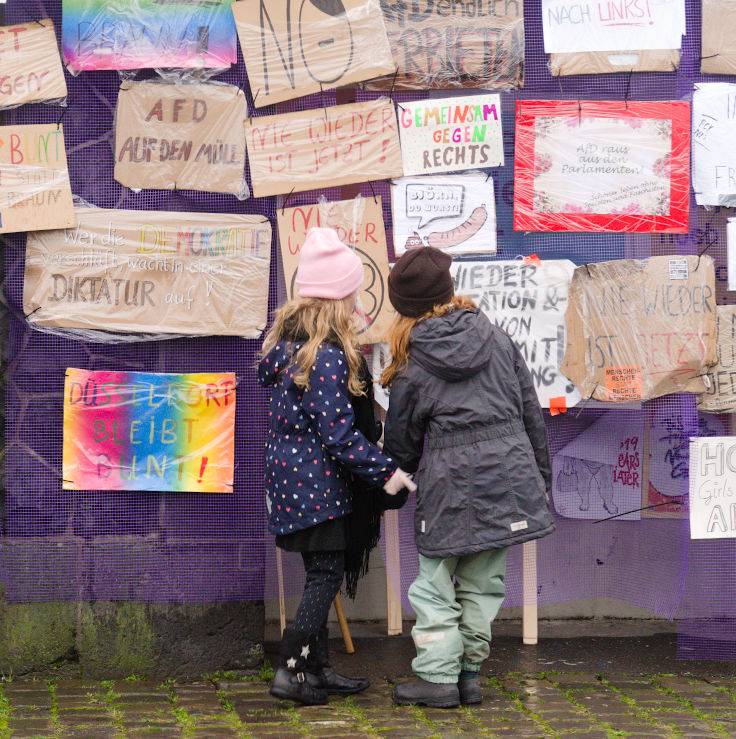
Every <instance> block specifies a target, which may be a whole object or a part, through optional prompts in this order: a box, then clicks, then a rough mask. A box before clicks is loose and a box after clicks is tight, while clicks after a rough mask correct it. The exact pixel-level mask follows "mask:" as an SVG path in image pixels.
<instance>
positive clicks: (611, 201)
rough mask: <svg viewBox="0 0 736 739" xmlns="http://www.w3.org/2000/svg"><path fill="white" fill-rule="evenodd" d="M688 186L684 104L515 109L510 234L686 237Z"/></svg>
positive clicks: (535, 104) (561, 104) (545, 104)
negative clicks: (614, 233) (665, 234)
mask: <svg viewBox="0 0 736 739" xmlns="http://www.w3.org/2000/svg"><path fill="white" fill-rule="evenodd" d="M689 186H690V105H689V103H681V102H672V103H670V102H664V103H663V102H622V103H619V102H615V101H589V102H584V103H578V102H577V101H559V100H554V101H543V100H535V101H528V102H527V101H518V102H517V103H516V158H515V161H514V230H516V231H628V232H672V233H686V232H687V230H688V215H689V206H688V198H689Z"/></svg>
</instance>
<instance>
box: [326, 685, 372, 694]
mask: <svg viewBox="0 0 736 739" xmlns="http://www.w3.org/2000/svg"><path fill="white" fill-rule="evenodd" d="M368 688H370V685H366V686H365V687H364V688H351V689H349V690H332V689H330V688H320V690H324V691H325V693H327V695H355V694H356V693H362V692H363V691H364V690H368Z"/></svg>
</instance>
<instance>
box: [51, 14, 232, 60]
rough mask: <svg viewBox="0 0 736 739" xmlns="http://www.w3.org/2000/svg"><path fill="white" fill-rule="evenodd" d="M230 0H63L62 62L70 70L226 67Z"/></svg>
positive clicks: (230, 37) (229, 26)
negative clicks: (204, 0) (132, 0)
mask: <svg viewBox="0 0 736 739" xmlns="http://www.w3.org/2000/svg"><path fill="white" fill-rule="evenodd" d="M236 39H237V34H236V31H235V20H234V19H233V14H232V11H231V10H230V0H206V2H203V1H202V0H176V1H173V2H172V0H136V2H131V1H130V0H63V3H62V42H63V43H62V45H63V50H64V62H65V63H66V65H67V67H68V68H69V70H70V71H72V72H81V71H84V70H92V69H142V68H149V67H154V68H155V67H214V68H225V67H229V66H230V65H231V64H234V63H235V61H236V59H237V49H236Z"/></svg>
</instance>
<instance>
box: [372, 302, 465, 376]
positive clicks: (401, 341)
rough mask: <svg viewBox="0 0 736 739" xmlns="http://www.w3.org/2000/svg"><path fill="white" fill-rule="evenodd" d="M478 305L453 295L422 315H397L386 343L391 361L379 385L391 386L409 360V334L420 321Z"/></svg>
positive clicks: (382, 374)
mask: <svg viewBox="0 0 736 739" xmlns="http://www.w3.org/2000/svg"><path fill="white" fill-rule="evenodd" d="M477 307H478V306H477V305H476V304H475V303H474V302H473V301H472V300H471V299H470V298H468V297H467V296H465V295H454V296H453V298H452V300H450V302H449V303H444V304H443V305H435V306H434V307H433V308H432V310H428V311H427V312H426V313H425V314H424V315H421V316H417V317H416V318H411V317H409V316H402V315H397V316H396V318H394V322H393V323H392V324H391V328H390V329H389V332H388V343H389V347H390V349H391V363H390V364H389V365H388V367H386V369H384V370H383V372H382V373H381V385H383V387H391V383H392V382H393V381H394V379H395V377H396V375H397V374H398V373H399V372H400V371H401V370H402V369H403V368H404V367H406V364H407V362H408V361H409V334H410V333H411V330H412V329H413V328H414V326H416V325H417V324H418V323H419V322H420V321H424V320H426V319H427V318H438V317H439V316H445V315H447V314H448V313H452V312H453V311H456V310H462V309H466V310H472V309H473V308H477Z"/></svg>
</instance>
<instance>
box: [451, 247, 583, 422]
mask: <svg viewBox="0 0 736 739" xmlns="http://www.w3.org/2000/svg"><path fill="white" fill-rule="evenodd" d="M574 270H575V265H574V264H573V263H572V262H571V261H569V260H568V259H554V260H553V259H550V260H543V261H542V262H541V263H539V264H535V263H531V262H530V263H528V264H524V262H522V261H521V260H514V261H483V262H481V261H467V262H460V261H455V262H453V263H452V265H451V266H450V272H451V273H452V277H453V280H454V282H455V293H456V294H458V295H467V296H469V297H471V298H472V299H473V300H474V301H475V302H476V303H477V305H478V307H479V308H480V309H481V310H482V311H483V312H484V313H485V314H486V315H487V316H488V318H490V320H491V322H492V323H494V324H495V325H496V326H499V327H500V328H502V329H504V331H506V333H508V335H509V336H510V337H511V339H512V340H513V341H514V343H515V344H516V345H517V346H518V347H519V351H520V352H521V355H522V356H523V357H524V360H525V361H526V364H527V366H528V367H529V371H530V372H531V375H532V379H533V380H534V387H535V388H536V390H537V397H538V398H539V402H540V404H541V405H542V406H543V407H544V408H549V407H550V401H551V400H552V399H553V398H554V399H559V398H561V397H562V398H564V403H563V402H561V401H559V400H557V402H555V403H554V404H553V405H555V406H556V407H558V408H559V407H560V406H562V407H569V406H572V405H575V404H576V403H577V402H578V401H579V400H580V394H579V393H578V391H577V389H576V388H575V385H574V384H573V383H572V382H570V380H568V379H567V377H565V376H564V375H563V374H562V373H561V372H560V364H561V363H562V359H563V358H564V356H565V346H566V344H567V332H566V329H565V311H566V309H567V296H568V287H569V285H570V280H571V278H572V274H573V272H574Z"/></svg>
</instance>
